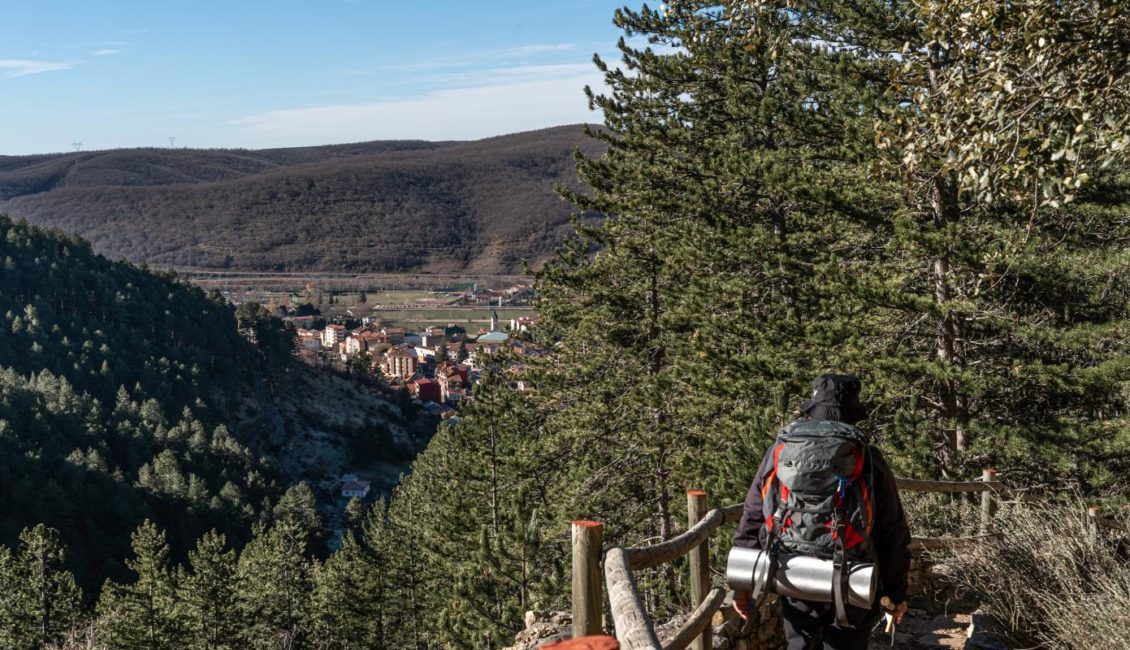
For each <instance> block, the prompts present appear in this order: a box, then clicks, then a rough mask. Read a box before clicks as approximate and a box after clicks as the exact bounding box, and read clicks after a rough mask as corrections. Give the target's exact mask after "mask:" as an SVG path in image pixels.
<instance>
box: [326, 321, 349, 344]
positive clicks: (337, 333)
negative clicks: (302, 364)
mask: <svg viewBox="0 0 1130 650" xmlns="http://www.w3.org/2000/svg"><path fill="white" fill-rule="evenodd" d="M344 337H345V325H338V324H336V323H330V324H329V325H326V329H324V330H322V347H325V348H330V349H331V350H332V349H333V348H336V347H337V342H338V341H340V340H341V339H343V338H344Z"/></svg>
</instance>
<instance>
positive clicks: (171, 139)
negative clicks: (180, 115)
mask: <svg viewBox="0 0 1130 650" xmlns="http://www.w3.org/2000/svg"><path fill="white" fill-rule="evenodd" d="M176 141H177V137H176V136H175V135H170V136H169V148H170V149H172V148H173V144H174V143H175V142H176Z"/></svg>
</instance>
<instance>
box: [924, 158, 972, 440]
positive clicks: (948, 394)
mask: <svg viewBox="0 0 1130 650" xmlns="http://www.w3.org/2000/svg"><path fill="white" fill-rule="evenodd" d="M930 207H931V209H932V210H933V213H934V226H935V228H936V230H938V231H939V232H940V231H942V230H943V229H944V228H945V227H946V226H947V225H949V224H951V223H956V222H957V221H958V219H959V218H960V206H959V205H958V195H957V181H956V179H954V178H953V177H952V176H948V175H947V176H942V175H939V176H937V177H935V178H934V180H933V182H932V183H931V187H930ZM952 294H953V292H952V289H951V286H950V258H949V255H947V254H944V253H943V254H939V255H938V256H937V257H936V258H935V259H934V302H935V304H937V305H938V309H939V311H940V312H941V313H942V319H941V321H939V323H938V334H937V340H936V343H935V354H936V356H937V358H938V360H939V361H941V362H943V363H945V364H947V365H949V364H956V365H960V364H961V363H962V361H963V360H962V359H961V358H960V355H959V352H958V347H957V343H958V340H959V338H960V336H961V324H960V323H959V322H958V321H957V319H956V318H955V317H954V314H953V312H952V311H950V302H951V301H952V300H953V295H952ZM938 403H939V404H940V405H941V408H940V410H939V416H940V417H941V419H942V422H943V426H944V427H945V429H944V433H945V438H946V443H947V446H948V448H949V450H950V451H954V452H957V451H963V450H964V449H965V428H966V425H967V423H968V412H967V408H966V398H965V396H964V395H962V393H961V389H960V387H959V386H958V384H957V382H956V381H954V380H952V379H949V380H946V381H944V382H942V385H941V386H940V387H939V400H938Z"/></svg>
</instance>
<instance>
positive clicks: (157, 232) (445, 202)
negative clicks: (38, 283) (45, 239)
mask: <svg viewBox="0 0 1130 650" xmlns="http://www.w3.org/2000/svg"><path fill="white" fill-rule="evenodd" d="M599 146H600V145H599V144H598V143H596V142H595V141H593V140H591V139H589V138H586V137H585V136H584V134H583V133H582V127H581V125H572V126H563V127H556V128H551V129H543V130H540V131H531V132H528V133H519V134H515V135H507V136H501V137H496V138H488V139H486V140H478V141H475V142H421V141H391V142H368V143H360V144H347V145H333V146H323V147H307V148H296V149H268V150H261V151H247V150H191V149H118V150H112V151H92V152H81V153H70V154H54V155H39V156H0V213H7V214H8V215H10V216H11V217H13V218H16V219H19V218H24V219H27V220H28V221H29V222H30V223H33V224H37V225H43V226H51V227H55V228H59V229H62V230H64V231H67V232H72V233H76V234H78V235H80V236H82V237H83V238H84V239H86V240H88V241H90V242H91V244H92V245H93V247H94V249H95V251H97V252H99V253H102V254H105V255H107V256H109V257H113V258H120V259H126V260H129V261H132V262H141V261H145V262H148V263H151V264H167V265H174V266H179V267H189V266H191V267H212V268H232V269H246V270H320V271H334V270H339V271H407V270H412V271H423V272H428V271H435V272H444V273H451V272H459V271H473V272H476V273H513V272H517V271H520V270H521V260H522V259H529V260H531V261H533V262H535V263H536V262H537V261H540V260H542V259H544V258H545V257H546V256H547V255H548V254H549V253H550V252H551V251H552V250H553V248H554V247H555V246H556V245H557V244H558V243H559V242H560V241H561V240H562V239H563V238H564V237H565V236H566V235H567V234H568V232H569V217H570V215H571V212H572V211H571V208H570V206H568V205H567V204H566V203H564V202H563V201H562V200H561V199H560V198H558V197H557V196H556V194H555V193H554V191H553V186H554V184H556V183H566V184H574V183H575V182H576V179H575V175H574V171H573V170H574V164H573V160H572V154H573V152H574V150H575V149H577V148H578V147H579V148H580V149H581V150H582V151H584V152H586V153H588V154H594V153H597V152H599V150H600V149H599Z"/></svg>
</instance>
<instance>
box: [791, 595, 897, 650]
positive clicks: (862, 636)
mask: <svg viewBox="0 0 1130 650" xmlns="http://www.w3.org/2000/svg"><path fill="white" fill-rule="evenodd" d="M780 603H781V622H782V623H783V624H784V626H785V639H786V640H787V641H788V648H789V650H820V649H821V648H823V650H867V644H868V642H869V641H870V639H871V628H873V627H875V623H877V622H878V621H879V617H880V616H881V615H882V614H881V613H880V611H879V606H878V605H876V606H875V607H874V608H873V609H860V608H858V607H851V606H849V607H848V608H847V618H848V622H849V623H851V624H852V625H853V629H847V628H842V627H840V626H838V625H836V607H835V606H834V605H833V604H832V603H813V602H809V601H806V600H793V599H792V598H782V599H781V600H780Z"/></svg>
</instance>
